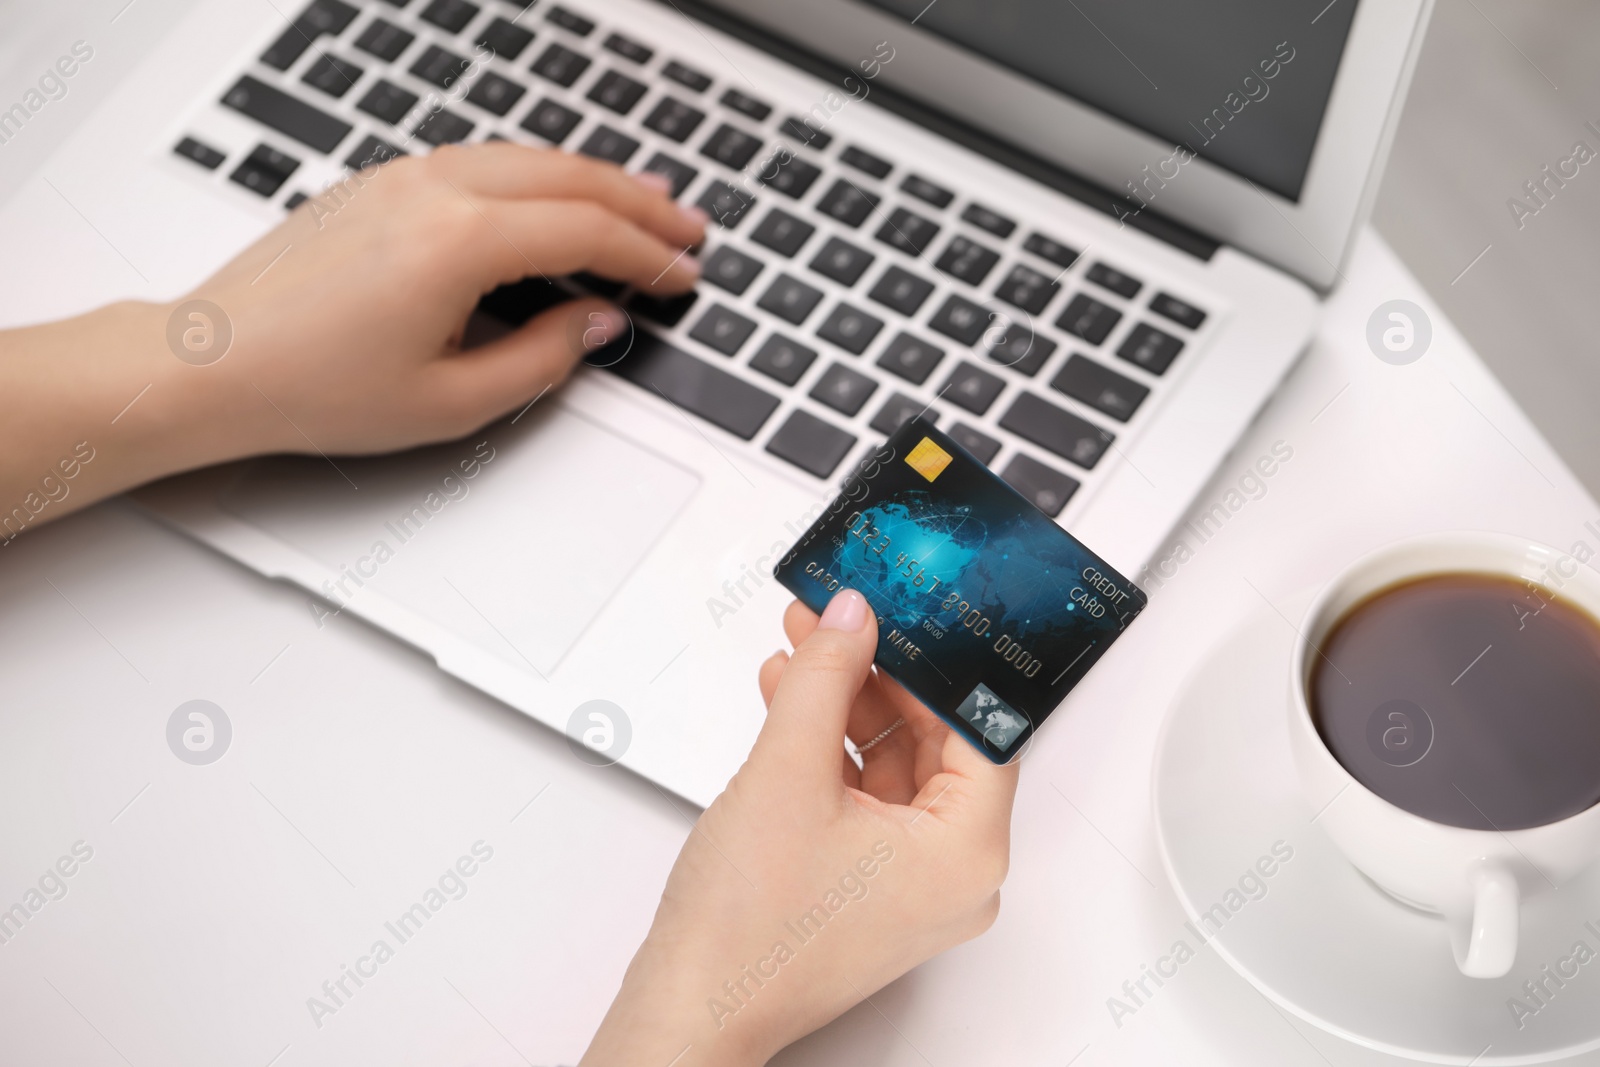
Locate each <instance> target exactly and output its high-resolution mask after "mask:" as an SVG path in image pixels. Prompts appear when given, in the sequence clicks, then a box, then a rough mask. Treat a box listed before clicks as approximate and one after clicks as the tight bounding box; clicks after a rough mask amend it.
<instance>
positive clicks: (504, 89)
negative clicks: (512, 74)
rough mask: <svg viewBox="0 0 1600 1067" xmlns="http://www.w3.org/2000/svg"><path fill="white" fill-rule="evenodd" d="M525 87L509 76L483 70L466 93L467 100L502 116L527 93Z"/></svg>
mask: <svg viewBox="0 0 1600 1067" xmlns="http://www.w3.org/2000/svg"><path fill="white" fill-rule="evenodd" d="M527 91H528V90H527V89H526V88H524V87H523V86H521V85H518V84H517V83H516V82H514V81H512V80H511V79H510V78H502V77H501V76H500V75H498V74H496V73H495V72H494V71H492V70H486V71H484V72H483V77H481V78H479V79H478V81H477V84H475V85H474V86H473V87H472V91H471V92H470V93H468V94H467V102H468V103H472V104H477V105H478V106H479V107H481V108H483V109H484V110H485V111H487V112H489V113H490V114H493V115H501V116H504V115H505V113H506V112H508V111H510V110H511V109H512V108H514V107H516V106H517V101H519V100H521V99H522V97H523V96H524V95H525V94H526V93H527Z"/></svg>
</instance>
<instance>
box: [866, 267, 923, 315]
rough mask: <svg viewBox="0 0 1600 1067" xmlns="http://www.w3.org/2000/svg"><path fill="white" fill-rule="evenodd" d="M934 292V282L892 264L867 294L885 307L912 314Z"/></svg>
mask: <svg viewBox="0 0 1600 1067" xmlns="http://www.w3.org/2000/svg"><path fill="white" fill-rule="evenodd" d="M932 293H933V283H932V282H926V281H923V280H922V279H921V278H919V277H917V276H916V275H915V274H912V273H910V272H908V271H905V270H901V269H900V268H899V267H895V266H891V267H890V268H889V269H888V270H886V271H884V272H883V277H881V278H879V279H878V284H876V285H874V286H873V287H872V289H871V291H870V292H868V293H867V296H868V298H869V299H872V300H876V301H877V302H878V303H880V304H882V305H883V306H884V307H887V308H892V309H894V310H895V311H898V312H899V313H900V314H902V315H906V316H911V315H915V314H916V313H917V309H918V308H920V307H922V304H923V302H924V301H925V300H927V299H928V297H929V295H931V294H932Z"/></svg>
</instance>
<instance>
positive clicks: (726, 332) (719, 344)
mask: <svg viewBox="0 0 1600 1067" xmlns="http://www.w3.org/2000/svg"><path fill="white" fill-rule="evenodd" d="M755 332H756V324H755V323H754V322H752V321H751V320H749V319H747V318H745V317H744V316H743V315H741V314H739V313H738V312H737V311H734V310H732V309H731V308H727V307H724V306H722V305H721V304H713V305H711V310H710V311H707V312H706V313H705V314H704V315H701V316H700V321H699V322H697V323H695V324H694V328H693V329H691V330H690V331H689V336H690V337H693V338H694V339H695V340H696V341H699V342H700V343H701V344H703V345H707V346H709V347H711V348H714V349H716V350H717V351H718V352H721V353H722V354H723V355H725V356H731V355H733V354H734V353H735V352H737V351H739V349H740V347H741V346H742V345H743V344H744V343H745V342H746V341H748V340H750V335H751V334H753V333H755Z"/></svg>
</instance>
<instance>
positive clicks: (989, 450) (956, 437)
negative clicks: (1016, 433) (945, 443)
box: [949, 422, 1000, 467]
mask: <svg viewBox="0 0 1600 1067" xmlns="http://www.w3.org/2000/svg"><path fill="white" fill-rule="evenodd" d="M949 433H950V439H951V440H952V441H954V442H955V443H956V444H958V445H960V446H961V447H962V448H964V449H966V450H967V451H968V452H971V453H972V457H973V458H974V459H976V460H977V461H978V462H979V463H982V464H983V465H984V466H986V467H987V466H988V465H989V464H990V463H991V462H993V460H994V457H995V456H996V454H998V453H999V451H1000V442H999V441H996V440H995V439H994V438H992V437H990V436H989V435H988V434H986V433H981V432H979V431H977V430H974V429H973V428H972V427H971V426H968V425H967V424H966V423H964V422H958V423H956V424H955V425H954V426H952V427H950V431H949Z"/></svg>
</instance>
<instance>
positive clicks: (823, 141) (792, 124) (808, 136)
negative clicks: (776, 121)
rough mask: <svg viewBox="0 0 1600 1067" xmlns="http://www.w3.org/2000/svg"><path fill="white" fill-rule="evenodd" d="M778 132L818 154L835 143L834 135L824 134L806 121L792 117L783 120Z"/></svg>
mask: <svg viewBox="0 0 1600 1067" xmlns="http://www.w3.org/2000/svg"><path fill="white" fill-rule="evenodd" d="M778 130H779V132H780V133H782V134H783V135H784V136H785V137H790V138H793V139H794V140H796V141H799V142H800V143H801V144H803V145H805V146H806V147H807V148H814V149H816V150H817V151H818V152H820V151H822V150H823V149H824V148H827V147H828V146H829V145H830V144H832V143H833V135H832V134H829V133H823V132H822V131H821V130H819V129H817V128H816V127H815V126H813V125H811V123H809V122H807V121H806V120H805V119H802V118H796V117H795V116H792V115H791V116H790V117H789V118H786V119H784V120H783V123H782V124H781V125H780V126H779V127H778Z"/></svg>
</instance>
